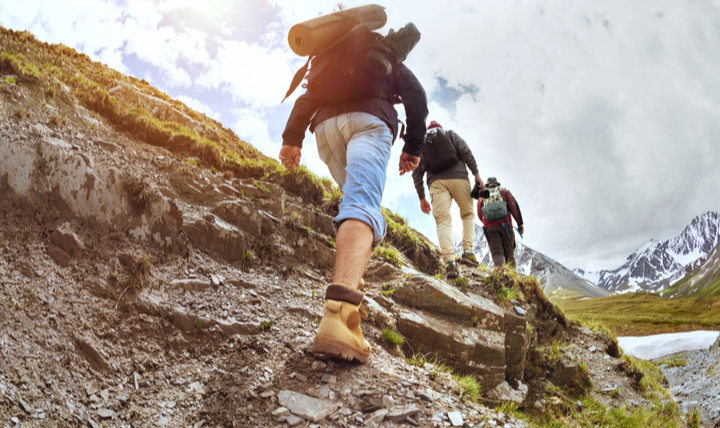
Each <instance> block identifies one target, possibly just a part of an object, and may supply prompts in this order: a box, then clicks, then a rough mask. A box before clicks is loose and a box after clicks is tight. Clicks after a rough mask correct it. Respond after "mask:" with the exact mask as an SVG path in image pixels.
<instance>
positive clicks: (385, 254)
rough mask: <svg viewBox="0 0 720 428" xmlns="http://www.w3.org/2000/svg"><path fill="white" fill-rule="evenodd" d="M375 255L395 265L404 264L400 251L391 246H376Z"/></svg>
mask: <svg viewBox="0 0 720 428" xmlns="http://www.w3.org/2000/svg"><path fill="white" fill-rule="evenodd" d="M373 255H374V256H378V257H380V258H381V259H382V260H384V261H386V262H388V263H390V264H391V265H393V266H395V267H400V266H402V260H401V259H400V254H398V251H397V250H396V249H395V248H392V247H389V246H387V245H378V246H377V247H375V250H374V251H373Z"/></svg>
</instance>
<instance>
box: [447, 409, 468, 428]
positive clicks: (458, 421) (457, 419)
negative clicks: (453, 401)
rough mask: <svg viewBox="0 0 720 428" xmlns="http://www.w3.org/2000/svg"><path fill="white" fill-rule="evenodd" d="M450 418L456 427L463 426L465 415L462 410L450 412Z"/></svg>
mask: <svg viewBox="0 0 720 428" xmlns="http://www.w3.org/2000/svg"><path fill="white" fill-rule="evenodd" d="M448 419H450V423H451V424H452V426H454V427H461V426H463V424H464V422H463V417H462V414H460V412H448Z"/></svg>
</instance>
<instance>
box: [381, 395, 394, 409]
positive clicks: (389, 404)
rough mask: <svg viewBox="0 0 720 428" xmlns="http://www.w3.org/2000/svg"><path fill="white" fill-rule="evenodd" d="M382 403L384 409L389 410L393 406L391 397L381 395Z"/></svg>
mask: <svg viewBox="0 0 720 428" xmlns="http://www.w3.org/2000/svg"><path fill="white" fill-rule="evenodd" d="M382 403H383V406H385V407H386V408H388V409H389V408H391V407H394V406H395V399H394V398H392V396H391V395H383V398H382Z"/></svg>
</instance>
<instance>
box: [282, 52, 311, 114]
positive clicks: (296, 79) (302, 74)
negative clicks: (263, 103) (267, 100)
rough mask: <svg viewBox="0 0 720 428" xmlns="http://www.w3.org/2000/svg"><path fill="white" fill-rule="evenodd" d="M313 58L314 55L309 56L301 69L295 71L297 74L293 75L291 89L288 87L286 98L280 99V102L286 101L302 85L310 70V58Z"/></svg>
mask: <svg viewBox="0 0 720 428" xmlns="http://www.w3.org/2000/svg"><path fill="white" fill-rule="evenodd" d="M312 58H313V56H312V55H310V56H309V57H308V60H307V62H306V63H305V65H303V66H302V67H300V70H298V71H297V72H296V73H295V76H294V77H293V80H292V82H290V89H288V91H287V93H286V94H285V98H283V100H282V101H280V104H282V103H284V102H285V100H286V99H287V98H288V97H289V96H290V95H292V93H293V92H295V89H297V87H298V86H300V82H302V80H303V78H305V74H306V73H307V71H308V67H309V66H310V60H311V59H312Z"/></svg>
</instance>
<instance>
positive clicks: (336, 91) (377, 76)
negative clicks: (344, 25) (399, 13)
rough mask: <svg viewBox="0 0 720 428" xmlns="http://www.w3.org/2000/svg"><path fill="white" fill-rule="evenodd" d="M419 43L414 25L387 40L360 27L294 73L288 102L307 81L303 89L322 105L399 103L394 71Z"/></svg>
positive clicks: (311, 58)
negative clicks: (368, 101) (374, 101)
mask: <svg viewBox="0 0 720 428" xmlns="http://www.w3.org/2000/svg"><path fill="white" fill-rule="evenodd" d="M419 40H420V32H419V31H418V30H417V28H416V27H415V26H414V25H413V24H412V23H409V24H407V25H406V26H405V27H403V28H401V29H400V30H399V31H398V32H394V31H393V30H390V32H389V33H388V35H387V36H385V37H383V36H382V35H380V34H378V33H375V32H372V31H370V30H369V29H368V28H367V27H366V26H365V25H358V26H356V27H355V28H354V29H353V30H352V31H350V32H349V33H348V34H346V35H345V37H343V38H342V39H340V40H339V41H337V42H336V43H335V44H333V45H332V46H331V47H329V48H327V49H326V50H324V51H322V52H320V53H318V54H316V55H312V56H311V57H310V58H308V62H307V63H306V64H305V65H304V66H303V67H302V68H300V70H298V71H297V72H296V73H295V76H294V77H293V81H292V83H291V84H290V88H289V89H288V91H287V93H286V94H285V99H287V97H289V96H290V95H291V94H292V93H293V92H294V91H295V89H296V88H297V87H298V86H299V85H300V82H302V80H303V78H306V79H307V83H306V84H305V85H303V86H304V87H305V88H307V90H308V92H310V93H311V94H312V95H313V96H314V97H315V98H317V100H318V101H319V102H320V104H321V105H333V104H341V103H345V102H349V101H353V100H358V99H362V98H385V99H387V100H388V101H391V102H393V103H397V102H399V100H398V99H397V98H396V97H395V95H393V91H392V85H393V81H392V74H391V71H392V67H393V66H394V65H397V64H400V63H401V62H402V61H404V60H405V58H406V57H407V55H408V53H410V51H411V50H412V49H413V48H414V47H415V45H416V44H417V42H418V41H419ZM310 65H312V66H310ZM308 68H310V72H308ZM306 74H307V76H306ZM285 99H283V101H285Z"/></svg>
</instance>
